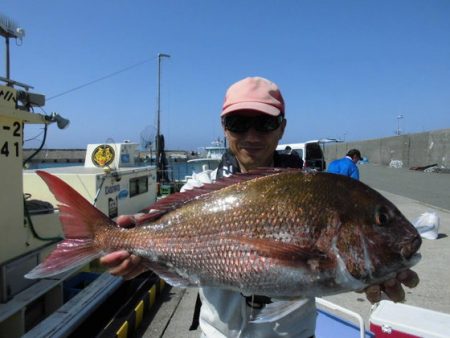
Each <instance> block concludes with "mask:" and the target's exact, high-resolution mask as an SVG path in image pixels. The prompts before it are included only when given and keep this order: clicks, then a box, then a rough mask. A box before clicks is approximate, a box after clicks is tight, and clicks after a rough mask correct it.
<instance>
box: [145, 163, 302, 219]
mask: <svg viewBox="0 0 450 338" xmlns="http://www.w3.org/2000/svg"><path fill="white" fill-rule="evenodd" d="M286 171H296V172H300V171H301V170H300V169H291V168H258V169H255V170H252V171H249V172H247V173H236V174H234V175H232V176H230V177H223V178H219V179H217V180H216V182H214V183H207V184H204V185H203V186H201V187H198V188H194V189H192V190H187V191H185V192H177V193H174V194H171V195H169V196H167V197H165V198H163V199H160V200H159V201H157V202H155V203H153V204H152V205H150V206H148V207H147V208H145V209H143V210H142V211H143V212H145V213H146V214H145V215H142V216H140V217H138V219H137V223H138V224H142V223H144V222H150V221H156V220H157V219H158V218H160V217H161V216H163V215H164V214H166V213H167V212H169V211H171V210H175V209H177V208H179V207H181V206H182V205H184V204H186V203H189V202H190V201H193V200H195V199H198V198H199V197H200V196H203V195H206V194H209V193H211V192H214V191H218V190H221V189H223V188H226V187H229V186H231V185H233V184H237V183H241V182H246V181H250V180H253V179H255V178H259V177H265V176H270V175H276V174H279V173H282V172H286Z"/></svg>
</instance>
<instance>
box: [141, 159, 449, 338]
mask: <svg viewBox="0 0 450 338" xmlns="http://www.w3.org/2000/svg"><path fill="white" fill-rule="evenodd" d="M360 168H361V180H362V181H363V182H365V183H367V184H368V185H370V186H372V187H374V188H376V189H377V190H379V191H380V192H381V193H382V194H383V195H384V196H385V197H387V198H388V199H389V200H391V201H392V202H393V203H394V204H395V205H397V207H398V208H399V209H400V211H401V212H402V213H403V214H404V215H405V216H406V217H407V218H408V219H409V220H410V221H414V220H415V219H416V218H417V217H418V216H420V215H421V214H422V213H423V212H425V211H430V210H432V211H436V212H437V214H438V216H439V217H440V231H439V232H440V236H439V238H438V239H437V240H427V239H424V241H423V244H422V248H421V253H422V260H421V262H419V264H418V265H416V267H414V270H415V271H416V272H417V273H418V274H419V276H420V278H421V282H420V284H419V285H418V286H417V287H416V288H414V289H408V290H407V295H406V297H407V300H406V304H410V305H413V306H419V307H424V308H427V309H431V310H436V311H441V312H445V313H449V314H450V288H449V286H448V281H449V280H450V269H448V261H449V259H450V237H449V236H450V175H449V174H433V173H429V174H427V173H422V172H414V171H409V170H406V169H394V168H386V167H381V166H373V165H361V166H360ZM433 206H436V207H433ZM195 297H196V290H195V289H187V290H182V289H172V290H171V291H170V294H169V297H168V299H167V301H165V302H163V304H162V306H161V309H160V310H159V311H158V313H157V314H156V316H155V317H154V318H153V320H152V323H151V325H150V326H149V328H148V329H147V331H146V333H145V334H144V335H143V337H163V338H174V337H188V338H190V337H199V334H200V333H199V331H188V328H189V326H190V324H191V320H192V314H193V309H194V304H195ZM326 299H327V300H329V301H331V302H333V303H336V304H338V305H340V306H343V307H345V308H348V309H350V310H353V311H355V312H357V313H359V314H361V315H362V316H363V318H364V319H365V321H366V323H367V322H368V317H369V315H370V310H371V304H370V303H369V302H368V301H367V300H366V298H365V297H364V295H362V294H358V293H354V292H352V293H347V294H343V295H337V296H332V297H326Z"/></svg>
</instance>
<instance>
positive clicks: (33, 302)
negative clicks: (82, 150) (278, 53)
mask: <svg viewBox="0 0 450 338" xmlns="http://www.w3.org/2000/svg"><path fill="white" fill-rule="evenodd" d="M3 80H4V81H5V82H6V83H7V85H6V86H4V85H3V86H0V125H1V128H0V133H1V142H2V152H1V157H2V158H1V161H0V172H1V175H2V178H1V180H0V233H1V234H2V235H3V236H4V238H3V241H2V244H1V245H0V336H1V337H21V336H23V335H24V334H26V333H27V332H31V331H30V330H32V328H33V327H34V326H35V325H36V324H38V323H39V322H40V321H41V320H43V319H44V318H45V317H47V316H49V315H51V314H53V313H55V312H56V311H57V310H58V308H60V307H61V306H63V305H64V302H65V300H66V298H67V297H66V296H65V290H64V289H65V287H64V284H65V283H66V282H67V281H69V280H70V279H71V278H73V277H74V276H76V275H77V274H78V273H79V271H71V272H68V273H65V274H63V275H62V276H58V278H51V279H41V280H28V279H25V278H24V277H23V276H24V274H26V273H27V272H29V271H30V270H31V269H32V268H33V267H34V266H36V265H37V264H39V263H40V262H41V261H42V259H43V258H45V256H46V255H47V254H48V253H49V252H50V251H51V250H52V248H54V246H55V245H56V243H58V241H59V240H61V239H62V232H61V225H60V221H59V217H58V216H59V212H58V209H57V203H56V201H55V199H54V197H53V195H52V194H51V193H50V191H49V190H48V188H47V186H46V185H45V184H44V183H43V181H42V180H41V179H40V178H39V177H38V176H37V175H36V173H35V171H34V170H23V169H22V168H23V149H22V143H23V130H24V129H23V128H24V127H23V126H24V124H25V123H36V124H45V125H46V126H47V125H48V124H50V123H52V122H58V121H57V119H58V118H59V121H60V122H61V123H62V124H64V121H65V122H67V121H66V120H64V119H62V118H61V117H60V116H59V117H58V118H56V117H55V116H47V115H42V114H35V113H32V112H31V110H28V109H27V107H29V105H28V104H31V105H38V104H33V102H31V103H30V102H27V104H23V105H22V102H21V101H20V97H25V98H27V97H28V98H31V99H33V98H40V97H43V96H41V95H39V94H31V93H29V92H28V91H27V92H25V91H24V90H22V89H16V88H14V86H18V85H19V84H18V83H16V82H14V81H11V80H8V79H3ZM19 86H20V85H19ZM28 88H31V87H30V86H28ZM136 147H137V144H133V143H120V144H91V145H88V147H87V152H86V159H85V165H84V166H72V167H60V168H51V169H48V170H46V171H49V172H51V173H52V174H54V175H56V176H58V177H60V178H61V179H62V180H64V181H66V182H67V183H69V184H70V185H71V186H72V187H73V188H74V189H75V190H77V191H78V192H79V193H80V194H81V195H83V196H84V197H85V198H86V199H87V200H88V201H90V202H91V203H92V204H94V205H95V206H96V207H97V208H98V209H100V210H101V211H102V212H104V213H105V214H106V215H109V216H110V217H116V216H117V215H118V214H130V213H136V212H138V211H140V210H141V209H143V208H144V207H147V206H148V205H149V204H151V203H152V202H153V201H155V200H156V190H157V185H156V167H154V166H146V167H143V166H137V165H136V164H135V162H134V158H135V157H134V154H135V150H136ZM24 196H25V197H24ZM84 270H85V271H88V270H89V266H86V267H85V268H84ZM99 275H101V274H100V273H99ZM101 276H102V277H101V278H97V279H96V280H95V282H93V283H92V284H95V285H94V286H93V287H92V288H91V290H96V292H95V293H92V294H90V295H89V296H87V298H86V299H87V300H88V301H87V302H86V304H88V305H86V306H85V307H84V308H82V309H80V308H76V307H72V308H71V309H70V311H72V312H73V315H74V317H73V318H75V319H74V320H75V321H78V322H79V321H80V318H81V317H80V316H81V314H82V313H85V314H88V313H90V312H89V311H91V310H92V308H94V307H95V306H98V304H100V303H102V302H103V301H104V299H105V297H107V296H108V295H110V294H111V293H112V292H113V291H114V290H116V289H117V288H118V287H119V286H120V285H121V284H122V283H123V281H122V279H120V278H116V277H113V276H111V275H109V274H107V273H105V274H104V275H101ZM70 311H69V312H70ZM66 324H67V323H66ZM69 327H71V326H67V325H66V327H65V328H64V330H67V329H69ZM30 334H31V333H30ZM33 334H35V333H33ZM34 336H37V335H34Z"/></svg>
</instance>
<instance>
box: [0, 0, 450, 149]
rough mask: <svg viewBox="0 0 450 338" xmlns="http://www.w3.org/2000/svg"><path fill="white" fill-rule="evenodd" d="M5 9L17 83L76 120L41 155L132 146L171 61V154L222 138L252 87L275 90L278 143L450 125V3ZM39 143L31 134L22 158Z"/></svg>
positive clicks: (104, 3)
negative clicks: (241, 87)
mask: <svg viewBox="0 0 450 338" xmlns="http://www.w3.org/2000/svg"><path fill="white" fill-rule="evenodd" d="M0 11H1V14H3V15H6V16H8V17H9V18H11V19H13V20H14V21H15V22H16V23H18V25H19V26H21V27H23V28H24V29H25V31H26V36H25V38H24V39H23V42H22V44H21V45H20V46H17V45H16V43H15V41H14V40H13V41H11V78H12V79H14V80H16V81H20V82H25V83H28V84H30V85H32V86H34V87H35V88H34V91H35V92H37V93H41V94H45V95H46V97H47V103H46V106H45V107H44V110H45V112H46V113H51V112H58V113H60V114H61V115H63V116H65V117H67V118H69V119H70V120H71V125H70V127H69V128H68V129H65V130H62V131H60V130H58V129H57V128H56V126H54V125H52V126H50V127H49V133H48V136H47V142H46V147H47V148H84V147H85V146H86V144H87V143H102V142H105V141H110V140H114V141H116V142H120V141H123V140H125V139H128V140H131V141H134V142H138V143H139V142H140V134H141V132H142V131H143V130H144V129H145V130H154V129H155V126H156V107H157V95H156V93H157V55H158V53H166V54H170V55H171V58H170V59H163V62H162V80H161V130H162V132H163V134H164V135H165V138H166V148H167V149H185V150H196V148H197V147H200V146H205V145H208V144H210V142H211V141H212V140H213V139H216V138H218V137H222V136H223V132H222V129H221V126H220V120H219V112H220V109H221V104H222V102H223V96H224V93H225V91H226V89H227V87H228V86H229V85H231V84H232V83H234V82H235V81H237V80H240V79H242V78H244V77H247V76H263V77H266V78H269V79H271V80H272V81H274V82H276V83H277V84H278V85H279V86H280V88H281V90H282V93H283V95H284V98H285V101H286V109H287V113H286V114H287V115H286V116H287V119H288V126H287V130H286V133H285V136H284V138H283V140H282V142H302V141H306V140H309V139H317V138H323V137H331V138H344V137H345V139H346V140H364V139H371V138H377V137H386V136H393V135H394V132H395V130H396V129H397V122H398V120H397V116H398V115H400V114H401V115H403V116H404V118H403V119H402V120H400V128H401V129H402V131H403V132H405V133H415V132H422V131H427V130H435V129H442V128H450V38H449V37H450V19H449V18H450V1H447V0H441V1H440V0H435V1H433V0H430V1H425V0H423V1H414V0H404V1H403V0H395V1H391V0H381V1H362V0H355V1H351V0H349V1H336V0H332V1H331V0H330V1H328V0H318V1H313V0H310V1H302V0H292V1H288V0H285V1H283V0H239V1H238V0H228V1H223V0H193V1H188V0H178V1H176V0H159V1H153V0H135V1H132V0H130V1H118V0H92V1H87V0H80V1H68V0H41V1H35V0H22V1H18V0H3V1H2V8H1V10H0ZM0 46H1V54H0V55H2V62H3V64H2V67H1V68H0V75H1V76H4V75H5V73H4V61H3V54H4V43H3V41H2V43H1V44H0ZM136 64H140V65H138V66H136V67H133V68H131V69H129V70H127V71H123V72H120V73H118V74H116V75H114V76H110V77H108V78H106V79H105V80H102V81H98V82H95V83H93V84H91V85H89V86H85V87H83V88H81V89H79V90H75V91H72V92H70V93H67V94H65V95H61V96H57V97H54V98H52V97H53V96H56V95H59V94H61V93H64V92H65V91H68V90H70V89H72V88H76V87H78V86H81V85H84V84H87V83H89V82H91V81H94V80H96V79H99V78H102V77H104V76H108V75H110V74H113V73H115V72H118V71H120V70H123V69H125V68H127V67H130V66H132V65H136ZM37 112H40V111H39V110H37ZM40 132H41V126H36V127H27V128H26V138H27V139H31V138H34V139H33V140H31V141H27V142H26V143H25V147H37V146H38V145H39V143H40V140H41V139H42V135H41V134H40Z"/></svg>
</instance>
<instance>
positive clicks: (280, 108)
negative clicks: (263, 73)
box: [220, 77, 284, 116]
mask: <svg viewBox="0 0 450 338" xmlns="http://www.w3.org/2000/svg"><path fill="white" fill-rule="evenodd" d="M243 109H249V110H256V111H259V112H261V113H264V114H268V115H272V116H278V115H280V114H281V115H284V100H283V96H281V92H280V89H279V88H278V86H277V85H276V84H275V83H273V82H271V81H269V80H267V79H264V78H262V77H247V78H245V79H243V80H241V81H238V82H236V83H235V84H233V85H231V87H230V88H228V90H227V93H226V95H225V101H224V103H223V107H222V114H221V115H220V116H224V115H226V114H229V113H231V112H234V111H237V110H243Z"/></svg>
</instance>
